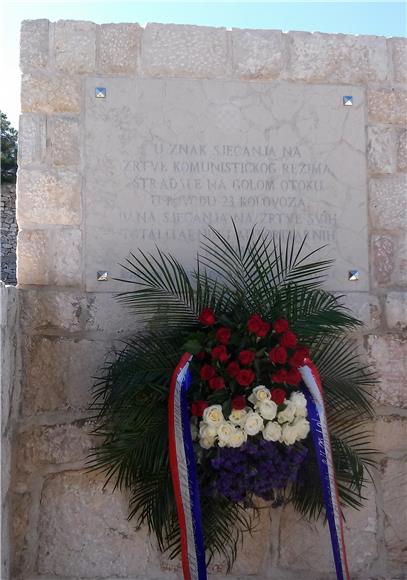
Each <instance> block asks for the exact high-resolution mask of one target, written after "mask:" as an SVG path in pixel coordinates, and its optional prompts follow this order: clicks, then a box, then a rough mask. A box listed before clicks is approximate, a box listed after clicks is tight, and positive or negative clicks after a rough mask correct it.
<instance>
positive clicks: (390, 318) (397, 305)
mask: <svg viewBox="0 0 407 580" xmlns="http://www.w3.org/2000/svg"><path fill="white" fill-rule="evenodd" d="M385 314H386V323H387V326H388V328H391V329H399V330H407V296H406V294H405V292H390V293H389V294H387V297H386V303H385Z"/></svg>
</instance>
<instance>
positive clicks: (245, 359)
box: [238, 350, 256, 365]
mask: <svg viewBox="0 0 407 580" xmlns="http://www.w3.org/2000/svg"><path fill="white" fill-rule="evenodd" d="M255 357H256V353H255V352H254V351H252V350H241V351H240V352H239V356H238V358H239V362H240V364H242V365H251V364H252V362H253V361H254V359H255Z"/></svg>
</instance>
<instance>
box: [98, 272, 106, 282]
mask: <svg viewBox="0 0 407 580" xmlns="http://www.w3.org/2000/svg"><path fill="white" fill-rule="evenodd" d="M96 279H97V281H98V282H107V280H109V272H106V271H100V272H97V274H96Z"/></svg>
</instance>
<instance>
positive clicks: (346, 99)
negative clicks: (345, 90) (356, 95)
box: [342, 95, 353, 107]
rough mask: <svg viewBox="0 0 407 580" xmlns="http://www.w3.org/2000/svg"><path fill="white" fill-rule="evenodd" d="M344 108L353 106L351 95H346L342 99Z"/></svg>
mask: <svg viewBox="0 0 407 580" xmlns="http://www.w3.org/2000/svg"><path fill="white" fill-rule="evenodd" d="M342 102H343V105H344V107H351V106H352V105H353V97H352V96H351V95H347V96H345V97H343V99H342Z"/></svg>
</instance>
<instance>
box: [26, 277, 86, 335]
mask: <svg viewBox="0 0 407 580" xmlns="http://www.w3.org/2000/svg"><path fill="white" fill-rule="evenodd" d="M20 300H21V313H20V322H21V325H22V327H23V328H24V330H25V331H27V332H42V333H43V334H48V333H52V332H60V331H61V330H63V331H70V332H77V331H79V330H81V329H83V327H84V324H85V322H84V321H86V298H85V297H84V296H82V295H81V294H80V292H69V291H63V290H62V289H60V290H57V291H55V290H47V289H45V288H41V289H40V290H37V289H35V288H30V289H23V288H21V290H20Z"/></svg>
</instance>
